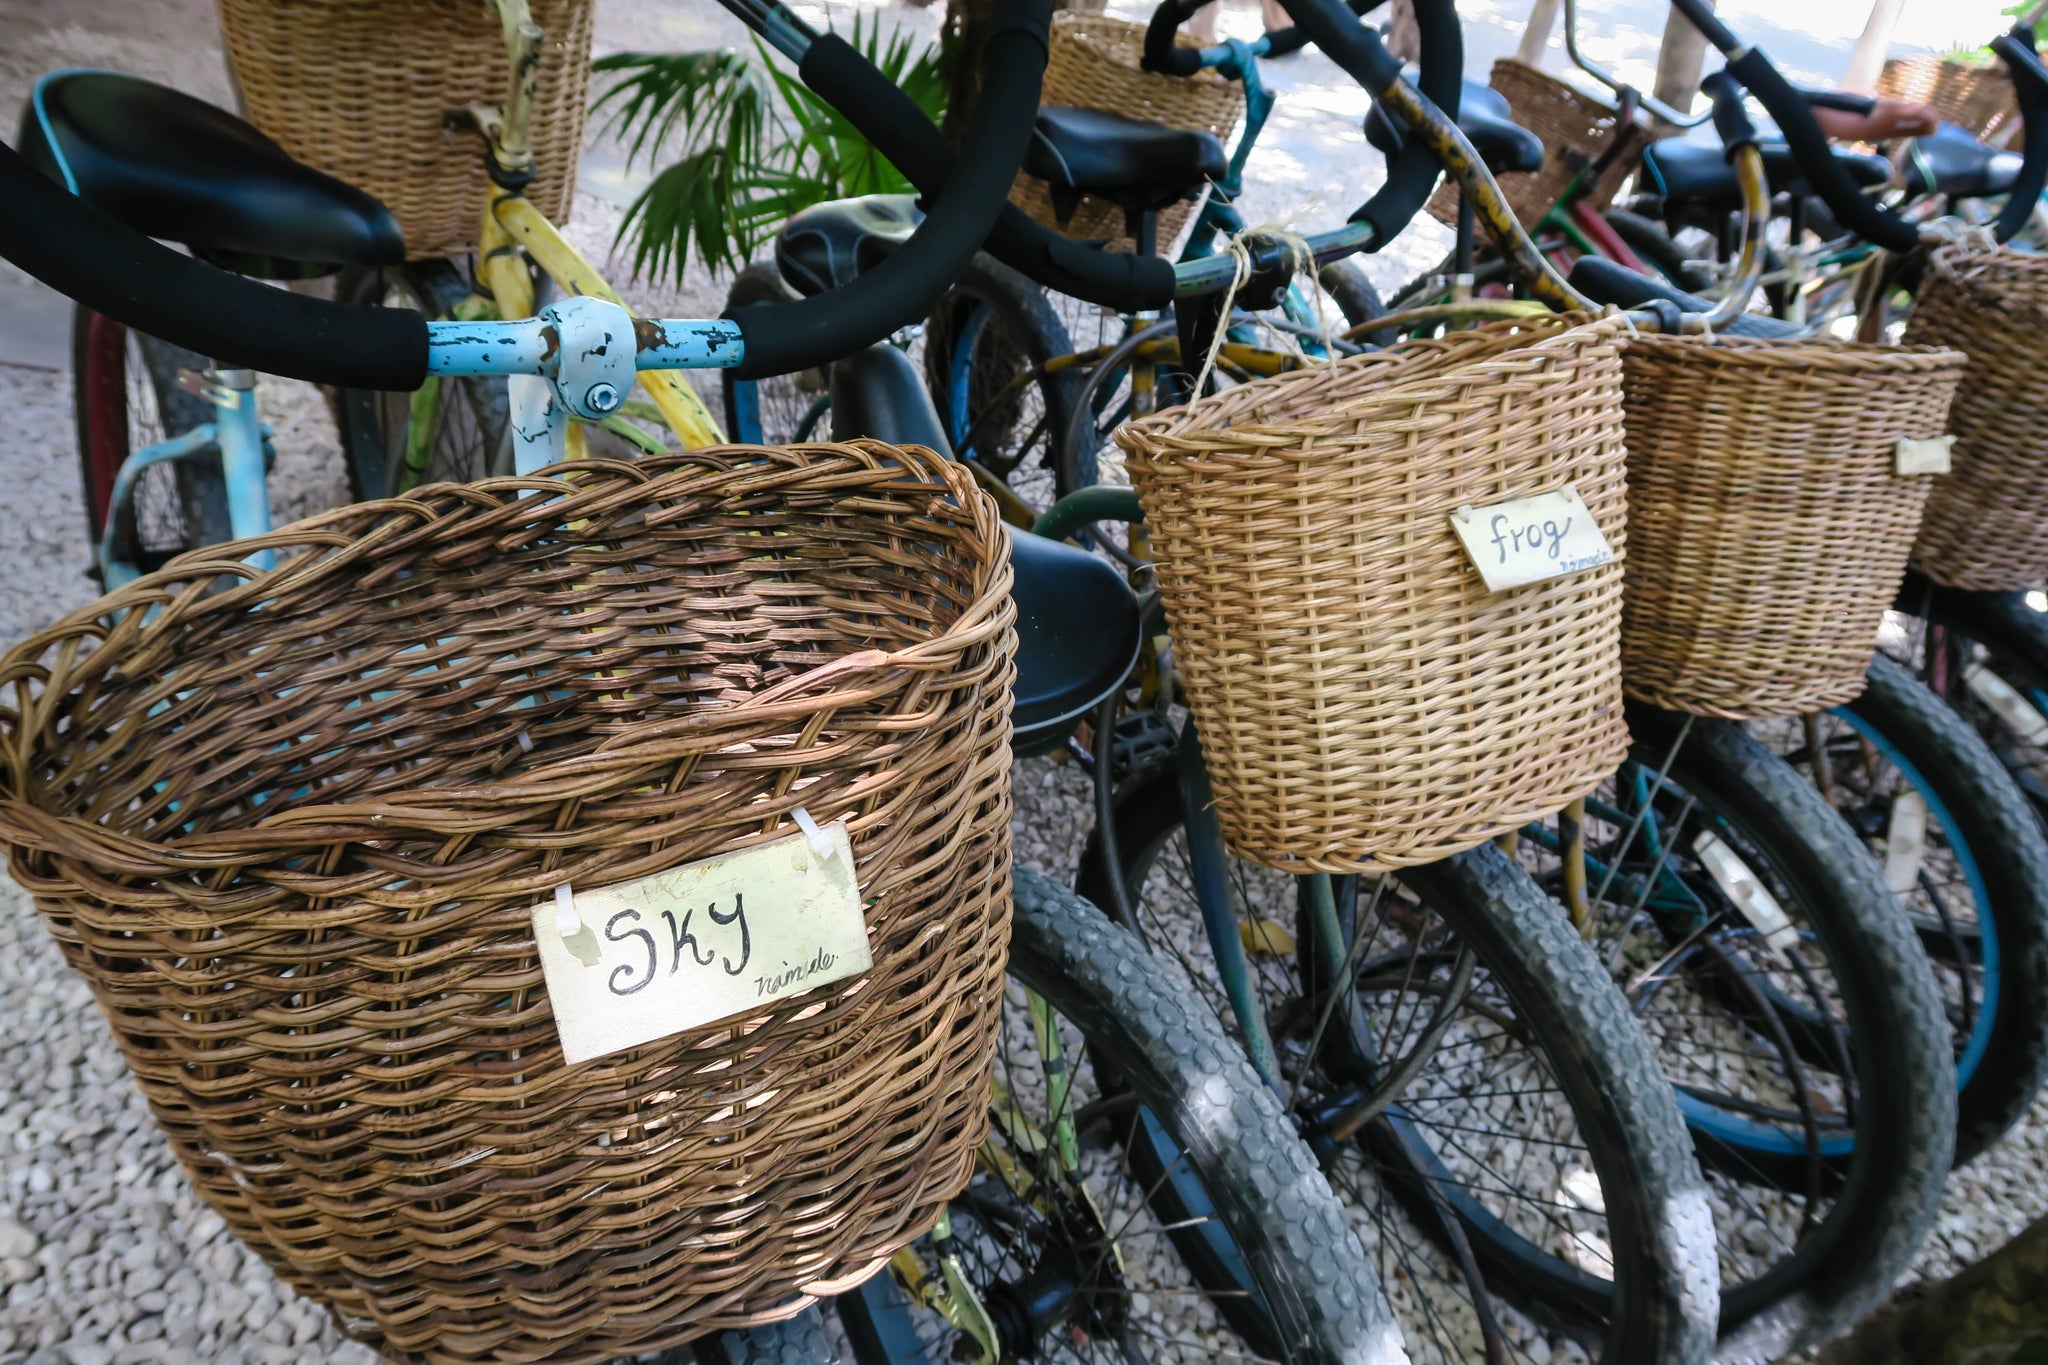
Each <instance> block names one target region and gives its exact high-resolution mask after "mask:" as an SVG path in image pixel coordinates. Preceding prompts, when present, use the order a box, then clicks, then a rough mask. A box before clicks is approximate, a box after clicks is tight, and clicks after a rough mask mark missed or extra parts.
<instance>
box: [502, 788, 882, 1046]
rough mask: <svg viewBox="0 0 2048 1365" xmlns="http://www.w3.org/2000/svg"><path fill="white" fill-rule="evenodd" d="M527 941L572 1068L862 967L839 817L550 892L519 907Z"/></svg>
mask: <svg viewBox="0 0 2048 1365" xmlns="http://www.w3.org/2000/svg"><path fill="white" fill-rule="evenodd" d="M814 828H815V827H814ZM533 933H534V937H535V939H537V940H538V942H539V944H540V962H541V970H542V973H543V974H544V975H545V977H546V978H547V987H548V1000H549V1003H550V1004H552V1005H553V1006H554V1012H555V1026H556V1028H557V1029H558V1030H560V1032H561V1036H562V1054H563V1056H564V1057H565V1058H566V1059H567V1060H569V1061H570V1062H572V1063H573V1062H586V1061H589V1060H590V1059H591V1058H593V1057H602V1056H604V1055H605V1054H606V1053H608V1052H617V1051H619V1050H620V1049H621V1048H629V1047H633V1046H636V1045H637V1044H640V1043H648V1042H652V1041H654V1040H655V1039H656V1038H665V1037H667V1036H668V1035H669V1034H672V1033H680V1032H682V1031H683V1030H684V1029H690V1028H696V1027H697V1026H698V1025H700V1024H709V1023H714V1022H716V1021H717V1020H720V1019H724V1018H728V1017H730V1016H732V1015H735V1014H745V1013H748V1012H750V1011H753V1010H759V1009H763V1008H766V1007H767V1006H769V1005H772V1004H774V1003H775V1002H776V1001H778V1000H782V999H786V998H787V997H789V996H792V995H801V994H803V993H804V992H805V991H808V990H811V989H813V988H815V987H818V986H823V985H826V984H827V983H829V982H833V981H843V980H845V979H846V978H848V977H851V976H858V975H860V974H861V973H862V972H865V971H867V970H868V969H869V968H870V967H871V966H873V965H874V964H873V961H872V959H871V958H870V957H869V955H868V936H867V925H866V917H865V916H864V915H863V913H862V909H861V899H860V887H859V885H858V884H857V883H856V881H855V879H854V871H853V845H852V843H851V842H850V841H849V840H848V838H847V834H846V823H845V821H843V820H835V821H834V822H833V823H831V824H829V825H826V826H824V827H822V828H816V832H815V833H814V834H812V835H809V836H806V835H804V834H794V835H791V836H790V837H789V838H787V839H777V840H776V841H775V842H773V843H768V844H762V845H760V846H759V847H757V848H749V849H744V850H742V851H740V852H738V853H727V854H723V855H721V856H719V857H716V858H707V859H705V860H704V861H703V862H698V863H691V864H690V865H688V866H687V867H679V868H676V869H674V870H672V871H669V872H662V873H658V874H656V875H655V876H652V877H645V878H642V879H641V880H639V881H637V882H625V883H621V884H620V885H617V886H606V887H599V888H596V889H594V890H590V891H585V890H582V889H580V888H579V889H576V890H574V891H564V892H562V893H558V895H557V898H556V899H555V900H554V901H550V902H547V903H545V904H542V905H537V906H535V907H534V908H533Z"/></svg>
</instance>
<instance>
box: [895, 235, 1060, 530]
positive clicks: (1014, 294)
mask: <svg viewBox="0 0 2048 1365" xmlns="http://www.w3.org/2000/svg"><path fill="white" fill-rule="evenodd" d="M924 336H925V346H924V371H925V382H926V383H927V384H928V385H929V386H930V388H931V393H932V403H933V405H934V406H936V407H937V408H938V411H939V419H940V420H941V421H942V422H944V423H945V427H946V434H947V436H948V437H950V438H951V440H952V442H953V450H954V453H955V454H957V455H959V456H960V457H961V458H962V459H972V460H974V461H975V462H976V463H978V464H980V465H981V466H982V468H984V469H986V470H988V472H989V473H991V474H994V475H995V476H996V477H997V478H999V479H1001V480H1002V481H1003V482H1005V483H1007V484H1009V485H1010V486H1011V487H1012V488H1014V489H1015V490H1016V491H1017V493H1018V495H1019V496H1020V497H1022V498H1023V499H1024V500H1025V501H1026V502H1028V503H1030V504H1031V505H1032V506H1034V507H1039V508H1045V507H1050V506H1051V505H1052V504H1053V503H1054V502H1055V501H1056V500H1058V499H1059V498H1062V497H1065V496H1066V495H1067V494H1068V493H1071V492H1072V491H1074V489H1076V488H1080V487H1085V486H1087V485H1088V484H1092V483H1094V482H1095V481H1096V480H1095V473H1094V469H1093V466H1092V465H1089V464H1085V463H1084V464H1082V465H1076V466H1071V467H1070V466H1069V465H1068V464H1066V463H1063V462H1062V460H1061V457H1060V449H1059V447H1060V443H1061V441H1062V439H1063V438H1064V436H1065V433H1066V431H1067V427H1068V425H1069V423H1070V422H1071V420H1072V416H1073V411H1074V402H1075V399H1076V397H1077V395H1078V394H1079V392H1080V387H1081V373H1080V371H1079V370H1078V369H1069V370H1066V371H1064V372H1056V373H1051V374H1048V373H1046V371H1045V366H1046V364H1047V362H1049V361H1053V360H1057V359H1059V358H1061V357H1065V356H1069V355H1071V354H1072V353H1073V350H1074V345H1073V342H1072V341H1071V340H1069V338H1068V336H1067V327H1066V324H1065V323H1063V322H1061V321H1060V318H1059V314H1057V313H1055V312H1054V311H1053V307H1052V302H1051V300H1049V299H1048V298H1047V297H1046V295H1045V291H1044V290H1042V289H1040V288H1039V287H1038V286H1037V285H1035V284H1033V283H1032V282H1031V281H1030V280H1028V279H1026V278H1025V277H1024V276H1022V275H1020V274H1018V273H1017V272H1016V271H1015V270H1012V269H1010V267H1008V266H1006V265H1004V264H1003V263H1002V262H1000V261H998V260H995V259H994V258H993V257H990V256H987V255H981V254H977V255H976V256H975V258H974V260H973V261H972V262H970V263H969V264H968V267H967V269H966V270H965V271H963V272H962V273H961V275H960V278H959V280H958V281H957V282H956V283H955V284H954V285H953V287H952V289H950V290H949V291H947V293H946V296H945V297H944V298H942V299H940V300H939V304H938V307H937V308H936V309H934V310H933V312H932V316H931V318H930V320H929V321H928V322H926V324H925V332H924ZM1077 480H1078V482H1077Z"/></svg>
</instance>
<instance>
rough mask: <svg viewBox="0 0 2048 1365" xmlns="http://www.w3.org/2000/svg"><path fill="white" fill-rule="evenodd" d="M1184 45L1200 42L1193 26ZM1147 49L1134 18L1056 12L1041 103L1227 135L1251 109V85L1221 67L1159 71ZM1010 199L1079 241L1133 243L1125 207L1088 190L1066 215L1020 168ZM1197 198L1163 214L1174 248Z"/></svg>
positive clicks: (1163, 232) (1162, 238) (1126, 247)
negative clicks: (1247, 102)
mask: <svg viewBox="0 0 2048 1365" xmlns="http://www.w3.org/2000/svg"><path fill="white" fill-rule="evenodd" d="M1180 42H1181V44H1182V45H1183V46H1189V45H1195V46H1199V44H1196V43H1195V40H1194V39H1193V38H1192V37H1190V36H1189V35H1188V34H1186V33H1182V34H1181V35H1180ZM1144 50H1145V26H1144V25H1143V24H1136V23H1132V22H1131V21H1130V20H1128V19H1112V18H1109V17H1107V16H1106V15H1101V14H1081V13H1076V12H1074V11H1071V10H1067V11H1062V12H1060V13H1058V14H1055V15H1053V17H1052V44H1051V49H1050V51H1049V53H1048V55H1047V58H1046V64H1045V85H1044V87H1043V93H1042V94H1041V95H1040V96H1039V100H1040V102H1041V103H1043V104H1045V105H1047V106H1049V107H1053V108H1060V107H1066V108H1074V109H1100V110H1103V111H1104V112H1106V113H1111V114H1122V115H1124V116H1126V117H1128V118H1135V119H1144V120H1145V121H1147V122H1148V123H1157V124H1162V125H1164V126H1165V127H1168V128H1188V129H1199V130H1201V131H1203V132H1209V133H1214V134H1215V135H1216V136H1217V137H1219V138H1223V139H1225V140H1228V139H1229V137H1230V134H1231V130H1232V129H1234V128H1236V127H1237V124H1238V120H1240V119H1242V118H1243V117H1244V87H1243V86H1241V85H1239V84H1238V83H1237V82H1236V81H1233V80H1226V79H1224V78H1223V77H1221V76H1219V75H1217V74H1216V73H1215V72H1214V71H1203V72H1199V73H1197V74H1196V75H1193V76H1160V75H1155V74H1154V73H1152V72H1150V71H1142V70H1140V69H1139V67H1138V59H1139V57H1140V56H1142V55H1143V53H1144ZM1010 202H1011V203H1013V204H1015V205H1016V206H1017V207H1018V208H1020V209H1022V210H1024V212H1026V213H1028V214H1030V215H1031V216H1032V217H1033V218H1035V219H1037V220H1038V221H1039V222H1040V223H1043V224H1044V225H1045V226H1047V227H1049V228H1051V229H1053V231H1055V232H1060V233H1064V234H1065V235H1067V236H1068V237H1072V238H1075V239H1076V240H1079V241H1088V240H1092V239H1095V238H1107V239H1109V242H1110V246H1111V249H1112V250H1115V251H1132V250H1135V249H1136V244H1135V243H1133V242H1132V240H1131V239H1130V238H1129V237H1128V236H1126V235H1125V233H1124V211H1123V210H1122V209H1120V208H1118V207H1117V206H1116V205H1114V204H1111V203H1109V202H1108V201H1106V200H1103V199H1098V198H1096V197H1095V196H1093V195H1084V196H1082V199H1081V204H1080V207H1078V208H1076V209H1075V210H1074V216H1073V217H1072V218H1069V219H1068V220H1067V221H1066V222H1064V223H1062V222H1061V221H1060V220H1059V215H1058V214H1057V213H1055V212H1054V211H1053V206H1052V191H1051V190H1050V189H1048V188H1047V187H1046V183H1045V182H1044V181H1043V180H1040V179H1038V178H1036V177H1035V176H1030V175H1025V174H1022V173H1019V175H1018V176H1017V183H1016V185H1015V186H1014V187H1013V188H1012V189H1011V190H1010ZM1197 207H1198V205H1197V204H1196V203H1194V202H1188V203H1181V204H1172V205H1169V206H1167V207H1166V208H1165V209H1163V210H1161V211H1160V214H1159V231H1158V237H1159V249H1160V251H1161V252H1165V251H1166V250H1167V247H1168V244H1169V243H1172V242H1176V241H1178V240H1179V238H1180V234H1181V232H1182V231H1183V230H1184V229H1185V228H1186V227H1187V224H1188V219H1189V218H1190V216H1192V215H1193V213H1194V212H1195V209H1196V208H1197Z"/></svg>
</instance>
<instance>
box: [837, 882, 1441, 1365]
mask: <svg viewBox="0 0 2048 1365" xmlns="http://www.w3.org/2000/svg"><path fill="white" fill-rule="evenodd" d="M1014 885H1015V905H1016V915H1015V919H1014V921H1013V923H1012V928H1011V941H1010V953H1011V957H1010V971H1011V980H1010V983H1009V987H1008V991H1007V996H1006V999H1007V1009H1006V1018H1005V1024H1004V1028H1003V1032H1002V1036H1001V1038H1000V1040H999V1042H998V1044H997V1052H996V1057H995V1101H994V1104H993V1106H992V1108H991V1114H990V1119H991V1121H990V1124H989V1136H988V1140H987V1143H986V1144H985V1145H984V1147H983V1156H982V1160H981V1163H980V1169H979V1170H978V1171H977V1173H976V1175H975V1178H974V1180H973V1181H972V1182H971V1183H970V1184H969V1185H968V1187H967V1189H966V1190H965V1191H964V1192H963V1193H962V1194H961V1195H960V1196H959V1197H958V1198H957V1199H955V1200H954V1201H953V1202H952V1204H951V1206H950V1208H949V1211H948V1215H947V1219H946V1221H945V1222H944V1223H943V1224H942V1225H941V1228H940V1230H939V1232H940V1235H937V1236H934V1237H929V1238H926V1239H924V1240H922V1241H920V1242H918V1243H917V1244H915V1245H914V1246H913V1247H912V1248H909V1249H908V1250H907V1251H906V1252H900V1253H898V1255H897V1257H896V1258H895V1261H894V1262H893V1263H892V1264H893V1269H894V1271H895V1273H896V1274H897V1276H898V1278H899V1280H901V1281H903V1282H904V1284H905V1286H906V1287H907V1288H908V1290H909V1291H910V1297H911V1298H912V1299H914V1300H919V1301H922V1302H924V1303H926V1304H927V1305H937V1306H941V1307H943V1308H945V1309H946V1311H945V1312H942V1313H940V1312H934V1313H922V1314H915V1315H914V1317H913V1321H914V1322H915V1325H916V1327H917V1329H918V1333H919V1335H920V1337H921V1338H923V1340H924V1345H925V1358H926V1359H928V1360H943V1359H948V1358H951V1359H954V1360H976V1359H984V1360H985V1359H989V1358H991V1357H992V1356H994V1355H996V1354H1000V1356H1001V1358H1002V1359H1005V1360H1011V1359H1027V1360H1029V1359H1039V1360H1117V1361H1158V1362H1167V1361H1188V1362H1195V1361H1211V1360H1216V1359H1231V1358H1246V1357H1256V1358H1263V1359H1270V1360H1300V1361H1338V1360H1347V1361H1348V1360H1360V1359H1365V1360H1381V1359H1385V1360H1396V1359H1399V1358H1400V1356H1399V1337H1398V1336H1397V1335H1396V1334H1395V1329H1394V1327H1393V1325H1392V1322H1391V1321H1390V1319H1389V1318H1388V1316H1387V1312H1386V1308H1385V1305H1384V1303H1383V1302H1382V1300H1381V1298H1380V1295H1379V1293H1378V1290H1377V1288H1376V1286H1375V1285H1374V1284H1373V1281H1372V1278H1371V1272H1370V1270H1369V1269H1368V1267H1367V1265H1366V1262H1365V1258H1364V1253H1363V1251H1362V1250H1361V1249H1360V1247H1359V1245H1358V1242H1357V1239H1356V1238H1354V1237H1353V1236H1352V1235H1351V1232H1350V1230H1349V1229H1348V1228H1347V1226H1346V1225H1345V1219H1344V1216H1343V1213H1342V1210H1341V1209H1340V1208H1339V1207H1338V1205H1337V1202H1336V1200H1335V1198H1334V1197H1333V1196H1332V1195H1331V1193H1330V1190H1329V1187H1328V1186H1327V1185H1326V1184H1325V1183H1324V1182H1323V1181H1322V1179H1321V1178H1320V1177H1319V1176H1318V1175H1317V1174H1316V1171H1315V1164H1314V1158H1313V1157H1312V1156H1311V1155H1310V1153H1309V1151H1308V1149H1307V1148H1306V1147H1304V1146H1303V1145H1302V1144H1301V1142H1300V1140H1299V1139H1298V1138H1297V1137H1296V1136H1295V1135H1294V1133H1293V1132H1292V1130H1291V1129H1290V1128H1289V1126H1288V1124H1287V1122H1286V1120H1285V1118H1284V1117H1283V1115H1282V1114H1281V1112H1280V1110H1279V1106H1278V1104H1277V1103H1276V1101H1275V1100H1274V1098H1273V1096H1272V1095H1271V1094H1270V1093H1269V1092H1267V1091H1266V1090H1265V1089H1264V1088H1263V1087H1261V1086H1260V1085H1259V1084H1258V1083H1257V1081H1256V1079H1255V1078H1253V1077H1252V1075H1251V1074H1250V1071H1249V1069H1248V1068H1247V1067H1246V1066H1245V1064H1244V1062H1243V1060H1242V1058H1241V1057H1240V1056H1239V1055H1238V1054H1237V1053H1236V1051H1235V1049H1233V1048H1232V1047H1231V1046H1230V1044H1229V1043H1228V1042H1227V1041H1226V1040H1225V1039H1224V1038H1223V1036H1222V1035H1221V1034H1220V1033H1219V1032H1218V1030H1217V1029H1216V1026H1215V1024H1214V1023H1213V1021H1211V1020H1210V1019H1208V1018H1205V1017H1203V1016H1202V1014H1200V1013H1199V1012H1198V1010H1197V1009H1196V1008H1195V1007H1193V1006H1192V1005H1191V1003H1190V1001H1189V1000H1188V999H1187V996H1186V992H1185V991H1184V990H1183V989H1180V983H1176V982H1175V981H1173V980H1172V978H1171V974H1170V973H1162V972H1161V971H1160V970H1159V964H1156V963H1154V962H1152V961H1151V960H1149V959H1148V958H1147V956H1146V954H1145V953H1144V950H1143V949H1142V948H1141V947H1140V945H1139V944H1138V943H1137V942H1136V941H1135V940H1133V939H1132V937H1131V936H1130V935H1129V934H1128V933H1127V932H1126V931H1124V930H1122V929H1120V928H1118V927H1117V926H1115V925H1113V924H1111V923H1110V922H1109V921H1108V920H1107V919H1105V918H1104V917H1103V915H1102V914H1101V912H1100V911H1098V910H1096V909H1095V908H1094V907H1093V906H1091V905H1088V904H1086V903H1084V902H1082V901H1081V900H1079V899H1078V898H1076V897H1075V896H1074V895H1073V893H1071V892H1068V891H1065V890H1063V889H1061V888H1059V887H1057V886H1055V885H1053V884H1052V883H1051V882H1049V881H1047V880H1046V879H1045V878H1043V877H1040V876H1038V875H1037V874H1035V873H1032V872H1030V871H1028V870H1024V869H1021V868H1020V869H1018V871H1017V873H1016V876H1015V883H1014ZM1062 1120H1064V1122H1063V1121H1062ZM970 1305H972V1306H970ZM844 1316H845V1310H844V1309H842V1317H844ZM849 1335H850V1336H852V1337H853V1338H854V1340H855V1343H856V1347H857V1348H858V1347H859V1344H860V1342H861V1340H862V1338H863V1335H864V1334H862V1333H853V1332H850V1333H849ZM984 1336H986V1337H987V1338H989V1340H988V1341H984V1340H983V1337H984ZM990 1345H994V1346H996V1347H997V1348H998V1349H997V1350H996V1351H991V1350H989V1349H988V1347H989V1346H990ZM859 1353H860V1354H861V1355H862V1358H863V1362H864V1365H879V1361H878V1360H877V1359H875V1358H873V1357H870V1356H869V1355H868V1353H866V1352H859ZM881 1358H884V1359H886V1357H881Z"/></svg>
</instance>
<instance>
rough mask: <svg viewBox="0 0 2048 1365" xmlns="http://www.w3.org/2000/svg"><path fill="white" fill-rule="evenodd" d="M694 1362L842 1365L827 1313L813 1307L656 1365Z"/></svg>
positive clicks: (715, 1338)
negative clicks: (827, 1322)
mask: <svg viewBox="0 0 2048 1365" xmlns="http://www.w3.org/2000/svg"><path fill="white" fill-rule="evenodd" d="M693 1360H694V1361H696V1362H697V1365H839V1348H838V1345H837V1344H836V1343H835V1342H834V1341H833V1340H832V1332H831V1329H830V1328H829V1327H828V1326H827V1324H826V1322H825V1315H824V1313H823V1312H821V1311H820V1310H819V1308H818V1306H817V1305H816V1304H812V1305H811V1306H810V1307H808V1308H806V1309H804V1311H803V1312H801V1313H799V1314H797V1315H796V1316H795V1317H793V1318H785V1319H783V1320H782V1321H781V1322H771V1323H769V1324H768V1325H767V1326H765V1327H751V1328H748V1329H747V1330H745V1331H740V1332H718V1333H715V1334H713V1335H712V1336H709V1337H705V1338H703V1339H701V1340H699V1341H697V1342H694V1343H692V1344H691V1345H690V1346H686V1347H682V1348H681V1349H679V1350H676V1351H671V1352H667V1353H664V1354H663V1355H661V1356H659V1357H657V1358H656V1359H655V1361H654V1362H653V1365H689V1362H690V1361H693Z"/></svg>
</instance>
